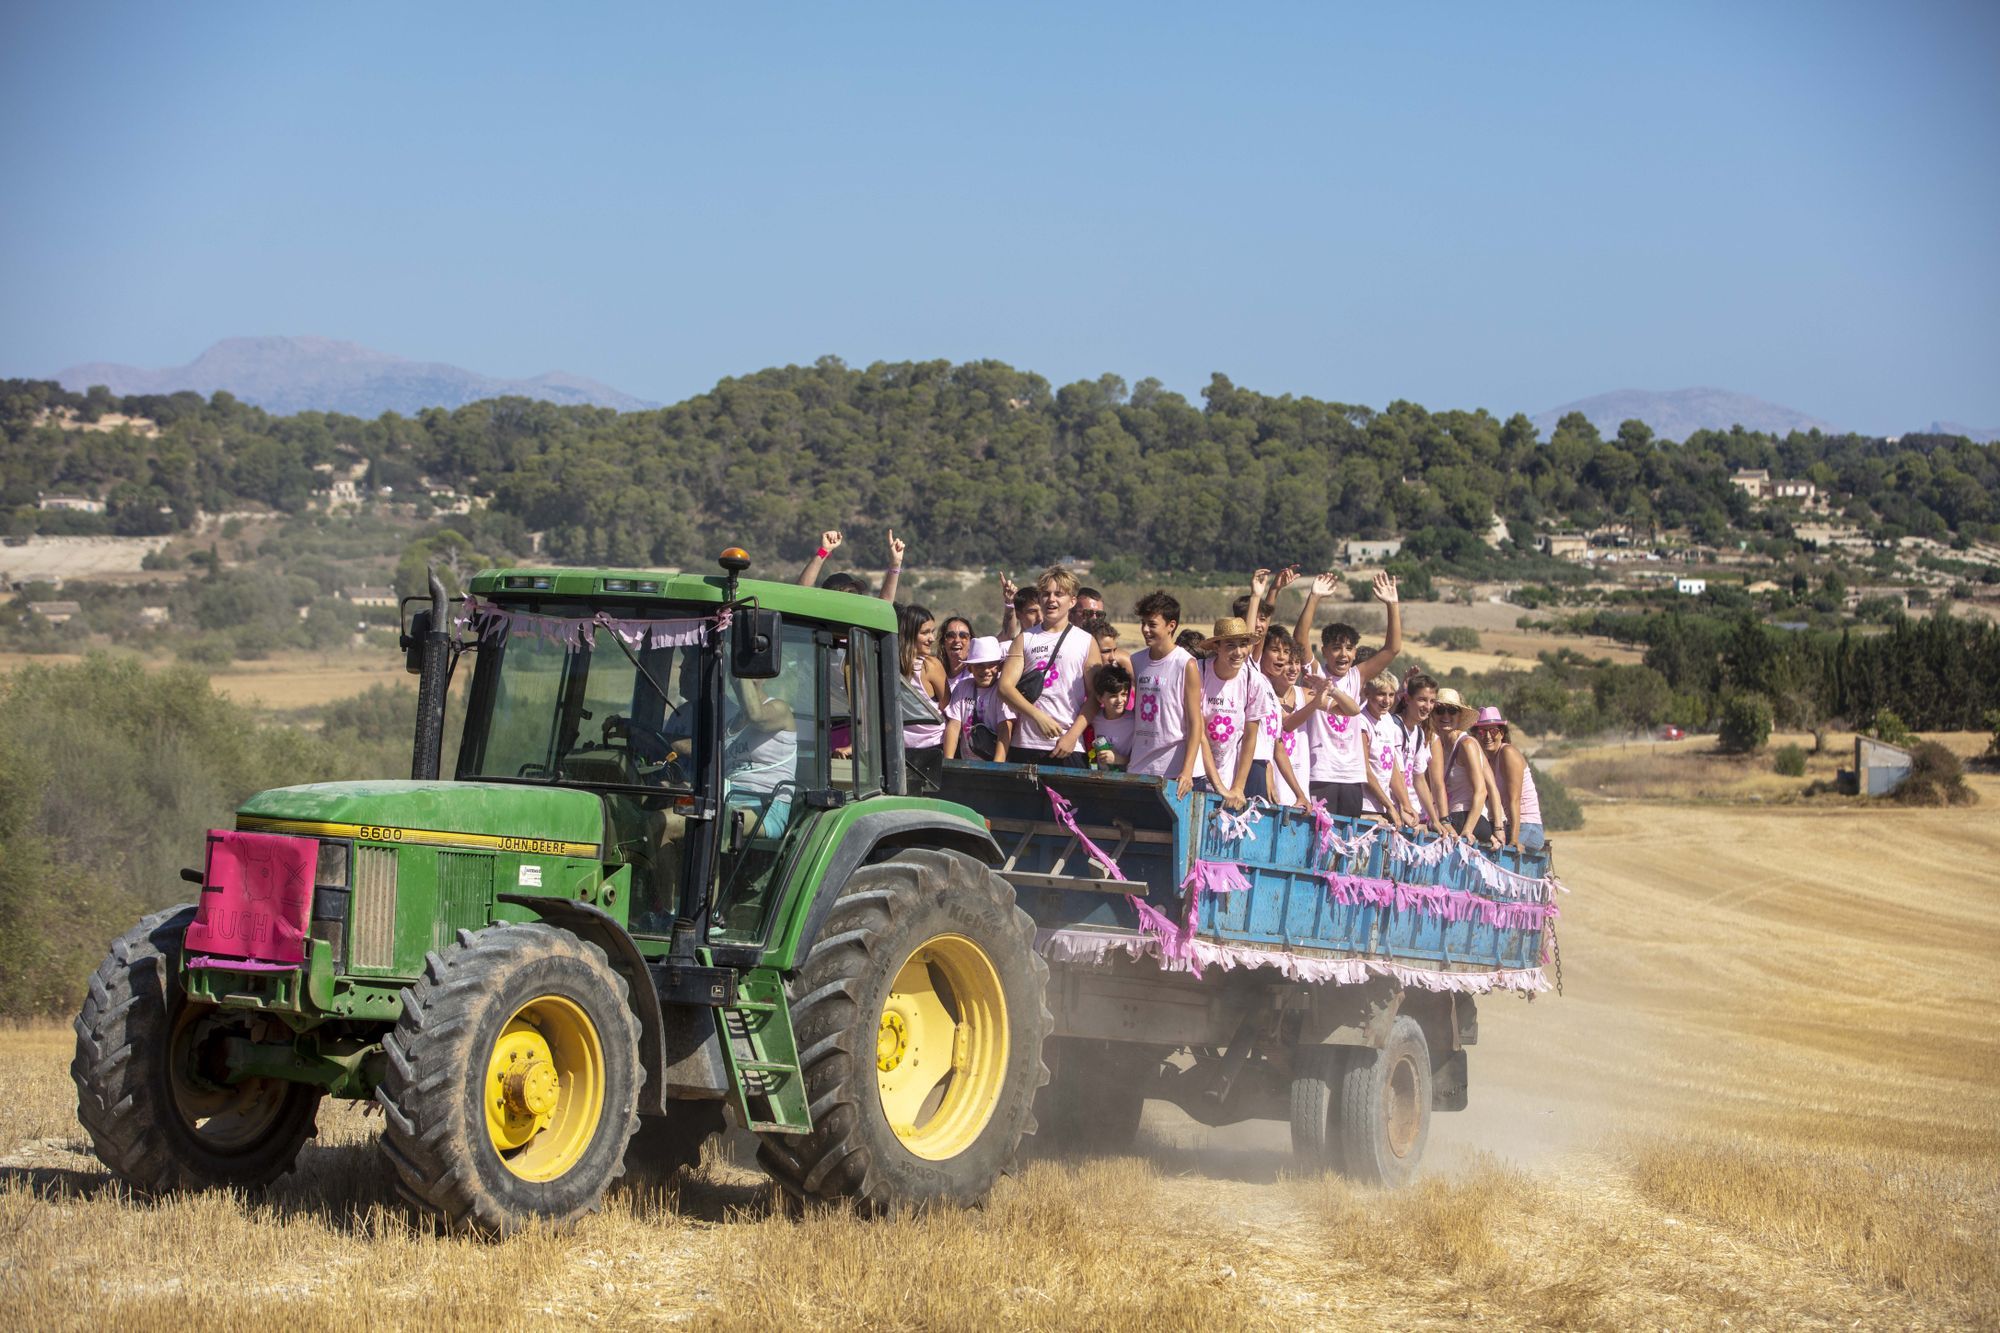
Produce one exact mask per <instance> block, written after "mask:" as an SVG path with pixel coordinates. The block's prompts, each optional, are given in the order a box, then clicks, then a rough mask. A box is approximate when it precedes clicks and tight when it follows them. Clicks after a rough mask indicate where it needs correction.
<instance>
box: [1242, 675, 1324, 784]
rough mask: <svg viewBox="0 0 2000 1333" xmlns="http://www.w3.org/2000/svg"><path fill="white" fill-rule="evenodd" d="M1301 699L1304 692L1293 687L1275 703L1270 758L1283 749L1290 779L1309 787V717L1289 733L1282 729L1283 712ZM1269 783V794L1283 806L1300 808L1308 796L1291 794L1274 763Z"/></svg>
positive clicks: (1260, 742)
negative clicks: (1276, 737) (1289, 764)
mask: <svg viewBox="0 0 2000 1333" xmlns="http://www.w3.org/2000/svg"><path fill="white" fill-rule="evenodd" d="M1272 692H1273V694H1275V693H1276V689H1275V687H1274V688H1273V691H1272ZM1303 698H1304V691H1302V690H1301V689H1299V687H1298V686H1296V685H1294V686H1292V687H1291V688H1290V689H1289V690H1287V691H1286V693H1285V697H1284V698H1281V699H1278V700H1277V709H1276V710H1275V712H1274V713H1273V720H1272V723H1271V726H1272V729H1273V730H1274V731H1276V732H1277V735H1278V740H1277V743H1276V744H1275V745H1274V746H1273V747H1272V758H1273V759H1275V758H1276V757H1277V752H1278V751H1279V750H1283V751H1284V752H1285V758H1287V759H1289V760H1290V761H1291V763H1292V776H1293V777H1295V778H1297V779H1298V780H1299V781H1300V782H1303V783H1306V784H1307V785H1308V786H1310V785H1311V783H1312V779H1311V778H1310V777H1309V776H1307V775H1308V774H1309V773H1311V772H1312V754H1311V751H1312V736H1311V733H1310V731H1309V730H1308V725H1309V724H1310V722H1311V718H1310V717H1308V718H1307V719H1306V720H1305V721H1302V722H1300V723H1299V725H1298V726H1296V727H1294V728H1293V729H1292V730H1290V731H1286V730H1285V718H1284V715H1285V714H1286V713H1288V712H1290V711H1291V710H1292V709H1294V708H1297V707H1298V706H1299V703H1300V702H1301V700H1302V699H1303ZM1318 715H1319V713H1318V710H1317V709H1315V710H1314V712H1313V716H1318ZM1257 748H1258V749H1259V750H1262V749H1263V748H1264V742H1263V740H1262V738H1259V740H1258V742H1257ZM1270 784H1271V794H1272V795H1273V796H1275V797H1276V798H1277V799H1278V800H1280V801H1283V802H1284V803H1285V804H1286V805H1304V804H1305V803H1306V799H1307V797H1308V795H1309V794H1310V793H1309V792H1303V791H1293V790H1292V784H1291V783H1289V782H1286V781H1285V774H1284V770H1282V769H1280V768H1279V767H1278V766H1277V764H1276V763H1273V764H1272V765H1271V776H1270Z"/></svg>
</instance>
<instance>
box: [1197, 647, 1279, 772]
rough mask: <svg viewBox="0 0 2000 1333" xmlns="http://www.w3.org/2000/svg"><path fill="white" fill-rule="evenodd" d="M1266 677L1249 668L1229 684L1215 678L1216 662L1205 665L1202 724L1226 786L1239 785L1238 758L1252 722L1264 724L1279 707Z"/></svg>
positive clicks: (1202, 690) (1229, 681)
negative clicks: (1236, 783) (1244, 737)
mask: <svg viewBox="0 0 2000 1333" xmlns="http://www.w3.org/2000/svg"><path fill="white" fill-rule="evenodd" d="M1270 695H1271V686H1270V683H1269V682H1268V681H1266V680H1265V679H1264V673H1263V672H1261V671H1258V670H1256V669H1255V668H1253V667H1251V666H1249V665H1248V664H1247V663H1246V664H1245V665H1244V667H1243V669H1242V670H1241V671H1239V672H1237V673H1236V674H1235V675H1234V676H1233V677H1231V678H1230V679H1228V680H1223V679H1221V678H1220V677H1218V676H1217V675H1216V674H1215V663H1214V662H1203V663H1202V664H1201V720H1202V725H1203V726H1204V727H1205V728H1207V730H1208V744H1209V748H1210V749H1212V750H1213V751H1214V752H1215V772H1216V775H1217V776H1218V777H1220V778H1221V779H1222V781H1223V784H1224V785H1225V786H1227V785H1231V784H1233V783H1234V782H1235V781H1236V754H1237V751H1238V750H1240V749H1241V748H1242V746H1243V733H1244V732H1245V731H1247V730H1248V729H1249V724H1250V723H1251V722H1253V721H1254V722H1259V723H1261V722H1263V720H1264V718H1265V716H1266V715H1267V714H1268V713H1270V711H1271V709H1272V708H1273V707H1275V706H1276V700H1275V699H1274V698H1271V697H1270Z"/></svg>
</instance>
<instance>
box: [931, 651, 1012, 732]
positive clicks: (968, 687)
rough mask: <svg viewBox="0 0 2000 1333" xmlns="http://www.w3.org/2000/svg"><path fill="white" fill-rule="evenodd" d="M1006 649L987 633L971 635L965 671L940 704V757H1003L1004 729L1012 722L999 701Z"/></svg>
mask: <svg viewBox="0 0 2000 1333" xmlns="http://www.w3.org/2000/svg"><path fill="white" fill-rule="evenodd" d="M1006 660H1007V650H1006V649H1005V648H1003V647H1001V646H1000V640H998V639H996V638H994V637H992V636H991V635H987V636H985V637H983V638H978V639H974V640H973V641H972V647H971V648H970V649H968V650H967V651H966V654H965V674H963V675H961V676H960V677H959V678H958V679H957V680H956V681H954V682H953V683H952V687H951V698H950V700H949V701H948V702H947V703H946V704H945V706H944V757H945V758H947V759H991V760H995V761H997V762H1000V763H1005V762H1006V760H1007V733H1008V731H1009V730H1010V729H1011V728H1012V727H1013V725H1014V724H1013V722H1012V721H1010V720H1009V719H1008V717H1007V706H1006V705H1005V704H1003V703H1002V702H1001V701H1000V664H1001V663H1002V662H1004V661H1006Z"/></svg>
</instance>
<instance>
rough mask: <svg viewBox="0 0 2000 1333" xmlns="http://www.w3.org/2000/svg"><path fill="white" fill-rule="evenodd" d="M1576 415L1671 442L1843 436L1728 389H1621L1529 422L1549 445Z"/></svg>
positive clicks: (1604, 428)
mask: <svg viewBox="0 0 2000 1333" xmlns="http://www.w3.org/2000/svg"><path fill="white" fill-rule="evenodd" d="M1572 412H1581V413H1583V414H1584V415H1585V416H1586V417H1589V418H1590V424H1591V425H1593V426H1595V427H1597V431H1598V434H1600V435H1604V436H1607V437H1608V436H1612V435H1616V434H1617V433H1618V427H1619V426H1620V425H1621V424H1623V423H1624V422H1627V421H1634V420H1637V421H1643V422H1645V423H1646V424H1647V425H1648V426H1651V427H1652V428H1653V434H1655V435H1657V436H1660V437H1662V438H1664V439H1669V440H1685V439H1686V438H1687V437H1688V436H1690V435H1692V434H1694V433H1695V432H1696V431H1698V430H1728V429H1729V428H1730V427H1731V426H1741V427H1743V429H1745V430H1761V431H1769V432H1770V433H1771V434H1773V435H1784V434H1787V433H1789V432H1791V431H1795V430H1801V431H1804V430H1813V429H1815V428H1817V429H1819V430H1821V431H1824V432H1826V433H1827V434H1830V435H1831V434H1838V433H1839V429H1838V428H1837V427H1835V426H1832V425H1830V424H1828V423H1827V422H1824V421H1821V420H1820V419H1819V418H1818V417H1809V416H1807V415H1806V414H1805V413H1803V412H1800V411H1796V410H1794V409H1792V408H1789V407H1780V406H1778V405H1777V404H1776V403H1767V402H1765V401H1764V400H1763V399H1761V398H1752V397H1751V396H1750V395H1749V394H1747V393H1731V392H1730V391H1729V390H1727V389H1667V390H1664V391H1661V392H1654V391H1652V390H1649V389H1619V390H1617V391H1615V392H1613V393H1600V394H1598V395H1597V396H1596V397H1595V398H1582V399H1579V400H1577V401H1576V402H1574V403H1564V404H1563V405H1562V406H1561V407H1552V408H1550V409H1549V410H1548V411H1546V412H1542V413H1539V414H1537V415H1536V416H1534V417H1532V418H1530V420H1532V421H1533V422H1534V423H1535V428H1536V429H1537V430H1539V431H1541V433H1542V438H1543V439H1545V440H1546V439H1547V438H1548V437H1549V435H1550V434H1551V433H1552V432H1553V431H1554V430H1555V428H1556V423H1557V422H1558V421H1561V420H1562V419H1563V418H1564V417H1566V416H1568V415H1569V414H1570V413H1572Z"/></svg>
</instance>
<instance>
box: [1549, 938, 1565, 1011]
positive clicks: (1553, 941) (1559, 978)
mask: <svg viewBox="0 0 2000 1333" xmlns="http://www.w3.org/2000/svg"><path fill="white" fill-rule="evenodd" d="M1549 949H1550V951H1551V952H1553V953H1554V954H1555V960H1556V994H1557V995H1561V994H1562V993H1563V946H1562V940H1561V939H1560V938H1559V937H1558V936H1557V935H1556V923H1555V922H1554V921H1550V922H1549Z"/></svg>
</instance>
